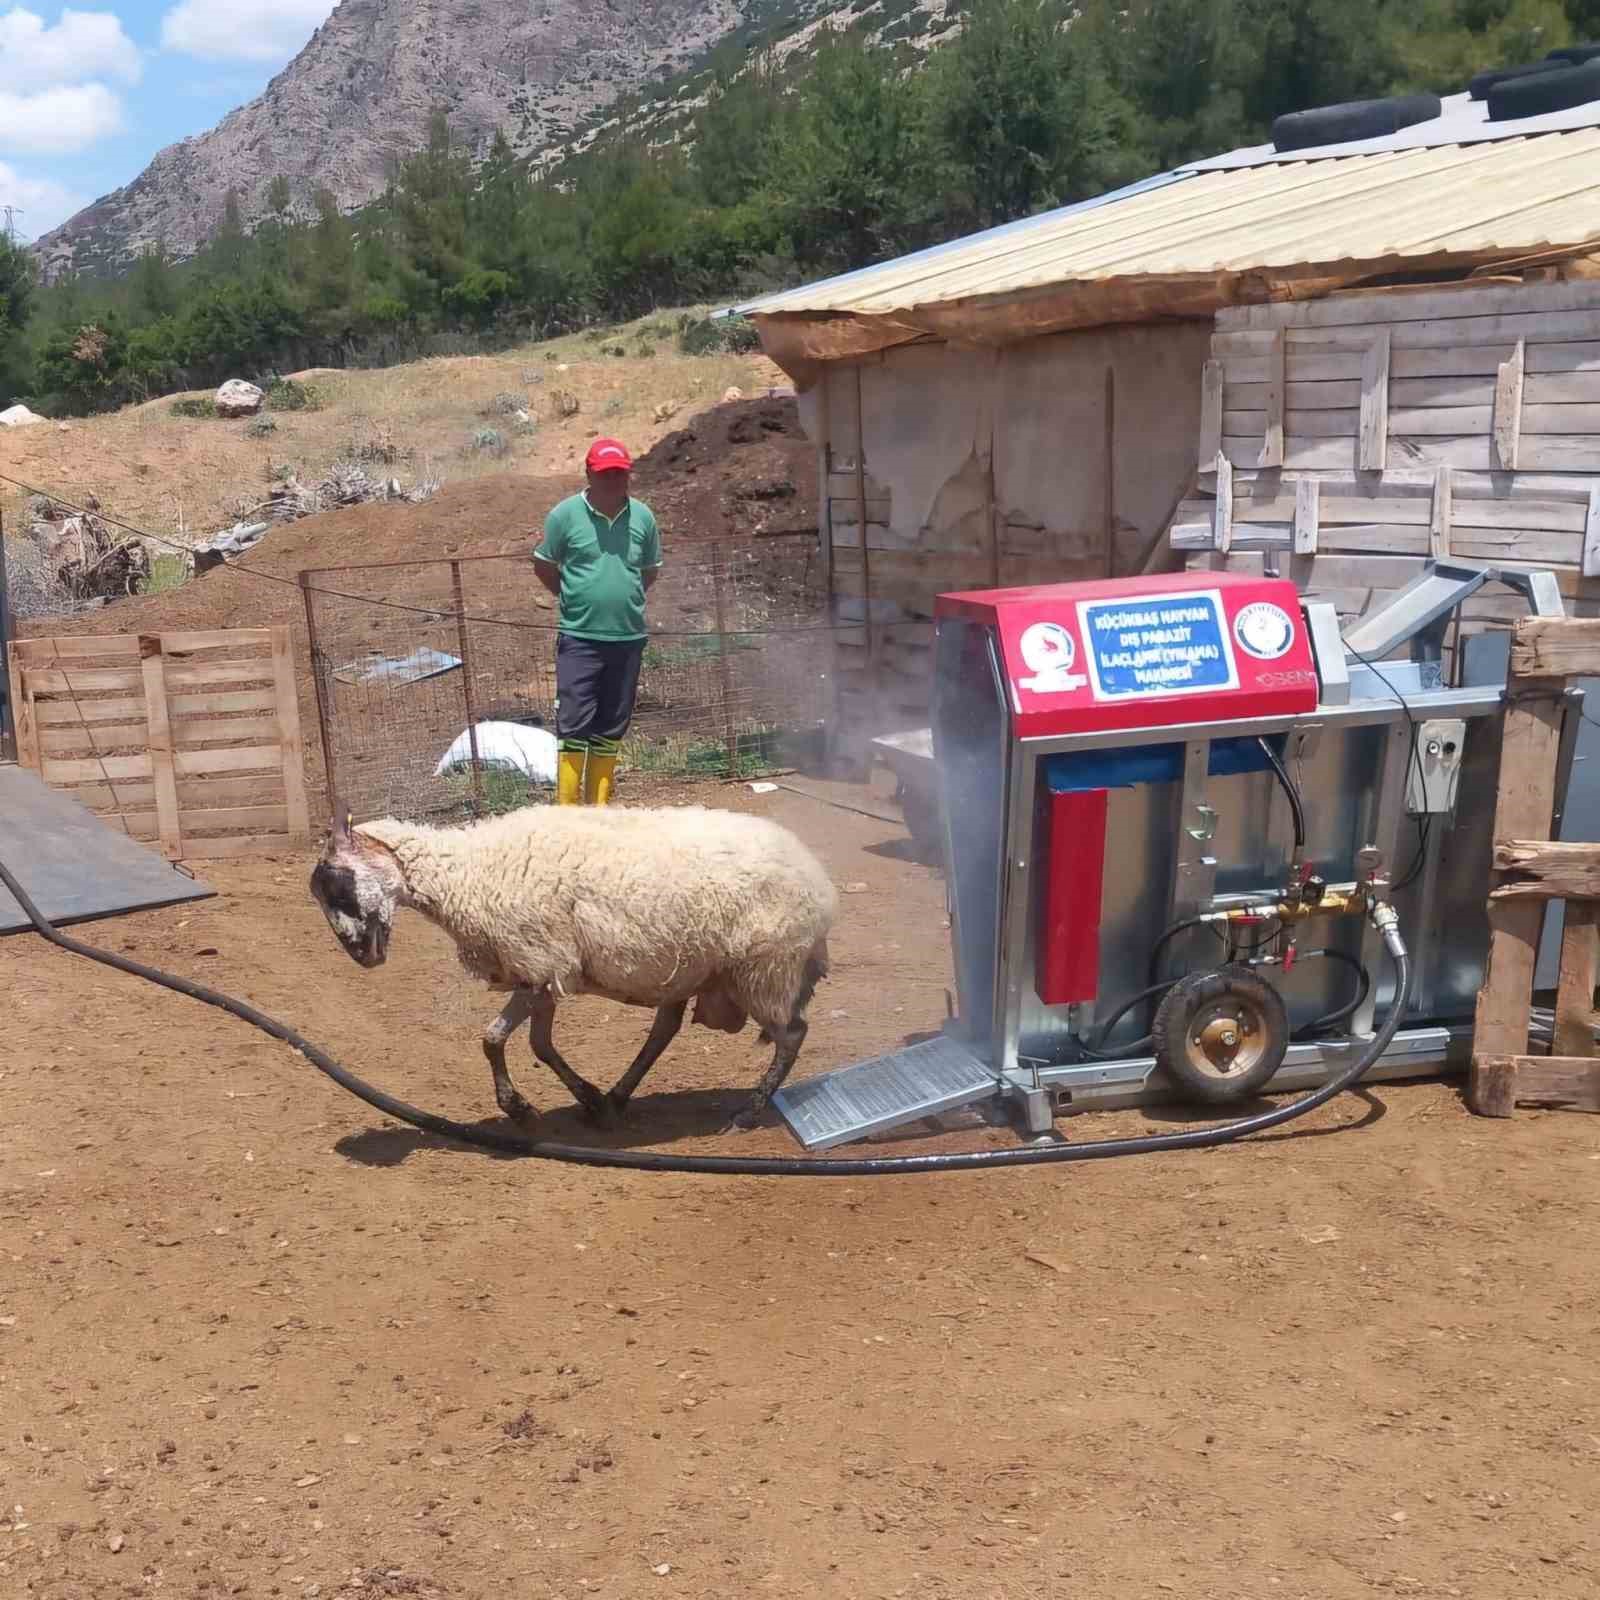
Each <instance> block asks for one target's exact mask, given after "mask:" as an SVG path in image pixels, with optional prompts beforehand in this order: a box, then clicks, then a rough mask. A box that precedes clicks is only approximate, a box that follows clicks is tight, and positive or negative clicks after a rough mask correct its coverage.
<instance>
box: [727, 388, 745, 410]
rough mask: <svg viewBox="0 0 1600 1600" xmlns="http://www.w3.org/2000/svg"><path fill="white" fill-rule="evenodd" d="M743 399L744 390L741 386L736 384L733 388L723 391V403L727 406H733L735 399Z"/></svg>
mask: <svg viewBox="0 0 1600 1600" xmlns="http://www.w3.org/2000/svg"><path fill="white" fill-rule="evenodd" d="M743 399H744V390H743V389H741V388H739V387H737V385H736V386H734V387H733V388H730V389H724V390H723V391H722V403H723V405H725V406H731V405H732V404H733V402H734V401H735V400H743Z"/></svg>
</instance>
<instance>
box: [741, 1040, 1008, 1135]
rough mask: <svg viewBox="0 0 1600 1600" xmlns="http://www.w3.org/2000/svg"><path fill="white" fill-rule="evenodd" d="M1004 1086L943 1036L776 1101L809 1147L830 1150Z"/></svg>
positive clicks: (801, 1085) (784, 1093)
mask: <svg viewBox="0 0 1600 1600" xmlns="http://www.w3.org/2000/svg"><path fill="white" fill-rule="evenodd" d="M999 1084H1000V1080H999V1076H998V1074H996V1072H995V1071H994V1069H993V1068H992V1067H991V1066H989V1064H988V1063H987V1062H985V1061H982V1060H980V1059H979V1058H978V1057H977V1056H976V1055H974V1054H973V1053H972V1051H971V1050H970V1049H968V1048H967V1046H966V1045H964V1044H962V1043H961V1041H960V1040H959V1039H952V1038H950V1037H949V1036H948V1035H941V1036H940V1037H939V1038H937V1039H928V1040H925V1041H924V1042H923V1043H921V1044H914V1045H909V1046H907V1048H906V1049H904V1050H895V1051H893V1052H891V1053H890V1054H889V1055H884V1056H874V1057H873V1058H872V1059H871V1060H870V1061H858V1062H857V1063H856V1064H855V1065H854V1066H849V1067H840V1068H839V1069H838V1070H837V1071H836V1072H825V1073H823V1074H822V1075H821V1076H820V1077H817V1078H803V1079H801V1081H800V1082H798V1083H790V1084H785V1085H784V1087H783V1088H782V1089H780V1090H779V1091H778V1092H777V1094H775V1095H774V1096H773V1097H772V1103H773V1105H775V1106H776V1107H777V1108H778V1112H779V1114H780V1115H781V1116H782V1117H783V1120H784V1121H785V1122H787V1123H788V1124H789V1130H790V1132H791V1133H793V1134H794V1136H795V1138H796V1139H798V1140H799V1141H800V1143H801V1144H802V1145H804V1146H805V1148H806V1149H807V1150H827V1149H830V1148H831V1147H832V1146H834V1145H836V1144H848V1143H850V1142H851V1140H853V1139H865V1138H868V1137H870V1136H871V1135H872V1134H875V1133H883V1132H884V1131H886V1130H887V1129H889V1128H898V1127H900V1126H901V1125H902V1124H904V1123H907V1122H916V1121H918V1120H919V1119H920V1118H922V1117H932V1116H937V1115H938V1114H939V1113H940V1112H942V1111H954V1110H955V1109H956V1108H957V1107H959V1106H965V1105H971V1104H972V1102H973V1101H974V1100H983V1099H986V1098H988V1097H989V1096H990V1095H993V1094H994V1093H995V1092H996V1091H997V1090H998V1088H999Z"/></svg>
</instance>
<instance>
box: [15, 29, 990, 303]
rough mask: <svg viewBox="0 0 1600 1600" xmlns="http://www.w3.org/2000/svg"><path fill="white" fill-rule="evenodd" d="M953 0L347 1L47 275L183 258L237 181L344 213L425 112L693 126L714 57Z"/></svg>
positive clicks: (520, 131) (671, 128)
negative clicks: (159, 253)
mask: <svg viewBox="0 0 1600 1600" xmlns="http://www.w3.org/2000/svg"><path fill="white" fill-rule="evenodd" d="M958 3H959V0H342V3H341V4H340V5H339V6H338V7H337V8H336V9H335V11H334V13H333V15H332V16H331V17H329V18H328V20H327V22H325V23H324V24H323V25H322V27H320V28H319V29H318V30H317V31H316V33H315V34H314V35H313V36H312V38H311V41H310V43H308V44H307V45H306V47H305V48H304V49H303V50H302V51H301V52H300V54H299V55H297V56H296V57H295V58H294V60H293V61H291V62H290V63H289V65H288V66H287V67H285V68H284V69H283V71H282V72H280V73H279V74H278V76H277V77H275V78H274V79H273V80H272V82H271V83H270V84H268V85H267V88H266V90H265V92H264V93H262V94H261V95H259V96H258V97H257V98H256V99H254V100H252V101H250V103H249V104H248V105H244V106H241V107H240V108H239V109H238V110H237V111H233V112H230V113H229V115H228V116H226V117H225V118H224V119H223V120H222V121H221V122H220V123H219V124H218V125H217V126H216V127H215V128H213V129H211V130H210V131H209V132H208V133H203V134H199V135H197V136H196V137H194V138H189V139H185V140H183V141H182V142H181V143H179V144H175V145H171V146H169V147H168V148H167V149H165V150H163V151H162V152H161V153H160V154H159V155H158V156H157V157H156V158H155V160H154V161H152V162H151V163H150V165H149V166H148V167H147V168H146V169H145V170H144V171H143V172H142V173H140V174H139V176H138V177H137V178H135V179H134V180H133V182H132V183H130V184H128V185H127V186H126V187H125V188H122V189H118V190H116V191H115V193H113V194H109V195H106V196H105V197H103V198H102V199H99V200H97V201H95V203H94V204H93V205H91V206H89V207H87V208H86V209H84V210H83V211H80V212H79V213H78V214H77V215H76V216H75V217H72V218H71V219H69V220H68V221H67V222H65V223H63V224H62V225H61V226H60V227H59V228H57V229H55V230H54V232H52V233H48V234H45V235H44V236H43V237H42V238H41V239H39V240H38V241H37V243H36V244H35V246H34V249H35V250H36V251H37V253H38V255H39V257H40V260H41V265H42V267H43V270H44V273H45V275H46V276H47V277H52V278H53V277H56V276H58V275H60V274H61V273H63V272H66V271H71V270H78V271H87V272H116V271H118V270H120V269H122V268H125V267H126V266H128V265H129V264H130V263H131V262H132V261H133V260H135V259H136V258H137V256H138V255H139V253H140V251H142V250H143V249H144V248H145V247H146V246H147V245H150V244H153V243H155V242H156V241H158V240H160V241H162V242H163V243H164V245H165V248H166V250H167V252H168V253H169V254H170V255H171V256H173V257H175V258H176V259H178V260H182V259H183V258H184V257H186V256H188V255H190V254H192V253H193V252H194V251H195V250H196V249H197V248H198V247H199V246H200V245H202V244H203V243H205V241H206V240H207V239H208V238H210V237H211V235H212V234H213V233H214V232H215V231H216V228H217V225H218V223H219V222H220V221H221V219H222V215H223V210H224V207H225V206H226V203H227V197H228V195H229V194H230V193H235V194H237V195H238V197H239V208H240V214H241V216H242V218H243V220H244V223H245V225H246V227H247V228H248V227H250V226H251V225H252V224H253V223H255V222H258V221H259V220H261V218H262V217H264V216H265V215H266V213H267V190H268V187H269V186H270V185H271V183H272V181H273V179H274V178H275V177H277V176H279V175H282V176H283V177H285V178H286V179H287V180H288V182H289V188H290V194H291V197H292V200H293V204H294V207H295V210H296V212H297V213H298V214H299V215H302V216H304V215H309V214H310V213H311V210H312V201H313V197H314V195H315V194H316V192H317V190H319V189H321V188H327V189H329V190H331V191H332V193H333V195H334V197H335V199H337V201H338V202H339V204H340V206H341V207H343V208H344V209H346V210H350V209H353V208H355V207H357V206H360V205H363V204H365V203H366V202H367V201H369V200H371V199H373V198H374V197H375V196H376V195H377V194H379V193H380V192H381V191H382V188H383V185H384V181H385V178H386V176H387V173H388V170H389V165H390V162H391V161H392V160H393V159H394V158H396V157H399V156H403V155H406V154H408V153H409V152H411V151H412V150H415V149H416V148H417V147H418V146H419V145H420V144H421V143H422V141H423V138H424V136H425V132H426V127H427V121H428V116H429V113H430V112H431V111H432V110H433V109H434V108H435V107H436V106H440V105H442V106H444V107H446V108H447V109H448V111H449V113H450V118H451V122H452V125H453V126H454V127H455V128H456V129H457V131H458V132H459V133H460V134H461V135H462V136H463V137H465V138H466V139H468V140H469V141H470V142H471V143H472V145H473V147H474V148H475V149H476V150H477V151H478V152H479V153H482V152H483V151H486V150H487V148H488V146H489V144H490V142H491V141H492V140H493V138H494V135H495V133H496V132H497V131H503V132H504V133H505V134H506V136H507V138H508V139H509V140H510V142H511V144H512V145H513V147H514V148H515V149H516V150H517V151H518V152H519V153H521V154H523V155H526V156H529V157H531V158H535V159H536V160H537V161H538V162H539V163H540V164H543V163H544V162H548V161H551V160H554V159H557V158H558V157H559V156H560V155H561V154H562V153H565V152H570V151H574V150H580V149H582V148H584V147H585V146H587V145H588V144H590V143H592V142H593V141H594V140H595V139H596V138H598V137H603V136H606V135H608V134H614V133H615V132H617V131H618V130H619V129H622V130H626V131H627V132H628V133H630V134H634V135H637V136H640V137H643V138H646V139H650V140H652V141H655V142H668V141H673V140H678V139H682V138H683V137H684V136H685V135H686V133H687V132H688V131H689V128H690V126H691V124H692V121H693V117H694V112H695V109H696V108H697V107H698V106H699V105H701V104H702V103H703V102H704V100H705V97H706V91H707V87H708V84H709V81H710V68H709V64H708V61H709V57H710V54H711V52H712V50H713V49H715V48H716V47H717V46H718V45H721V46H723V47H724V48H725V50H726V49H729V48H732V49H734V50H735V51H736V50H737V48H738V47H740V46H743V45H752V44H755V43H758V42H759V43H760V44H761V45H763V46H764V47H770V48H771V50H772V51H773V53H774V55H775V56H776V57H777V58H778V59H780V60H781V59H784V58H786V57H788V56H790V55H792V54H793V53H794V52H795V51H802V52H803V51H807V50H810V49H814V48H815V42H816V39H817V36H818V33H819V31H820V30H821V29H823V28H825V27H827V26H829V25H830V24H842V23H844V22H846V21H848V23H849V24H850V25H852V26H854V27H856V28H858V29H860V30H862V31H863V32H864V33H865V34H866V36H867V37H868V38H869V39H872V40H875V41H878V42H881V43H883V44H885V45H901V46H906V47H910V48H913V49H922V50H926V49H928V48H929V47H930V46H932V45H934V44H936V43H938V42H939V41H940V40H941V39H943V38H947V37H950V36H951V30H952V29H953V28H954V27H956V26H957V25H958V10H957V6H958Z"/></svg>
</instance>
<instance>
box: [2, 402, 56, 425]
mask: <svg viewBox="0 0 1600 1600" xmlns="http://www.w3.org/2000/svg"><path fill="white" fill-rule="evenodd" d="M46 420H47V419H46V418H44V417H41V416H40V415H39V414H38V413H37V412H34V411H30V410H29V409H28V408H27V407H26V406H24V405H14V406H11V407H9V408H8V409H7V410H5V411H0V428H31V427H33V426H34V425H35V424H36V423H40V422H44V421H46Z"/></svg>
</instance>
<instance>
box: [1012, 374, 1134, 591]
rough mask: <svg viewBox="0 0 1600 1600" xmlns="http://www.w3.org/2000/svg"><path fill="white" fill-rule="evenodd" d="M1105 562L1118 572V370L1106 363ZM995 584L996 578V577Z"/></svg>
mask: <svg viewBox="0 0 1600 1600" xmlns="http://www.w3.org/2000/svg"><path fill="white" fill-rule="evenodd" d="M1103 470H1104V472H1105V478H1106V481H1105V492H1106V498H1105V551H1106V554H1105V562H1106V576H1107V577H1108V578H1114V577H1116V575H1117V370H1116V368H1115V367H1113V366H1112V365H1111V363H1110V362H1109V361H1108V362H1107V363H1106V429H1105V461H1104V466H1103ZM989 480H990V482H991V483H992V482H993V481H994V452H993V449H992V448H991V450H990V453H989ZM995 581H996V583H997V584H998V582H999V578H998V576H996V579H995Z"/></svg>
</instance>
